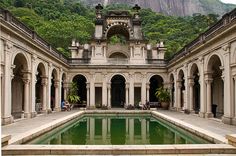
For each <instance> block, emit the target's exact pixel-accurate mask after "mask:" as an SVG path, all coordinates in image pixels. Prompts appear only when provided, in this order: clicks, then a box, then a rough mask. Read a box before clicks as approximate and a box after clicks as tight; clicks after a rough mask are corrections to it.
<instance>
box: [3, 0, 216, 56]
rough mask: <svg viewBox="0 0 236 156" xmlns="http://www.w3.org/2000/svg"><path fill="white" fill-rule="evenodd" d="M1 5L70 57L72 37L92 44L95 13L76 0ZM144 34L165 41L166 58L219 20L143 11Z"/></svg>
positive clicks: (31, 0)
mask: <svg viewBox="0 0 236 156" xmlns="http://www.w3.org/2000/svg"><path fill="white" fill-rule="evenodd" d="M0 6H1V7H3V8H5V9H8V10H10V11H11V12H12V13H13V14H14V15H15V16H16V17H17V18H19V20H21V21H22V22H24V23H25V24H26V25H28V26H29V27H30V28H31V29H34V30H35V31H36V32H37V33H38V34H39V35H41V36H42V37H43V38H44V39H45V40H47V41H48V42H49V43H51V44H52V45H53V46H54V47H55V48H57V49H58V50H59V51H61V52H62V53H64V54H65V55H67V56H69V55H70V54H69V51H68V46H69V45H70V43H71V40H72V39H73V38H76V39H77V40H79V41H80V42H81V43H86V42H89V40H90V38H91V37H92V35H93V31H94V19H95V10H94V8H89V7H87V6H84V5H83V4H81V3H79V2H77V1H76V0H40V1H34V0H0ZM114 9H122V10H124V9H128V10H130V12H131V13H132V9H131V8H130V7H129V6H127V5H116V4H114V5H108V6H106V7H105V8H104V12H105V11H107V10H114ZM140 15H141V18H142V25H143V29H142V30H143V33H144V35H145V37H146V39H148V40H149V41H150V42H151V43H153V44H155V43H156V42H157V41H160V40H162V41H164V42H165V45H166V47H167V48H168V53H167V55H166V58H169V57H170V56H171V55H173V54H174V53H176V52H177V51H178V50H180V49H181V48H182V47H183V46H184V45H186V44H187V43H189V42H190V41H191V40H193V39H194V38H196V37H197V36H198V35H199V34H200V33H202V32H203V31H205V30H206V29H207V28H208V27H209V26H211V25H212V24H213V23H215V22H216V21H217V16H216V15H214V14H209V15H201V14H195V15H194V16H187V17H175V16H166V15H162V14H158V13H156V12H153V11H152V10H151V9H142V10H141V12H140Z"/></svg>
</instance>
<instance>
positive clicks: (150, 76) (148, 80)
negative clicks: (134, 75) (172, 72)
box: [147, 73, 165, 83]
mask: <svg viewBox="0 0 236 156" xmlns="http://www.w3.org/2000/svg"><path fill="white" fill-rule="evenodd" d="M155 75H158V76H160V77H161V78H162V79H163V80H165V76H164V75H163V74H161V73H152V74H150V75H148V76H147V83H148V82H150V79H151V78H152V77H153V76H155ZM163 83H164V81H163Z"/></svg>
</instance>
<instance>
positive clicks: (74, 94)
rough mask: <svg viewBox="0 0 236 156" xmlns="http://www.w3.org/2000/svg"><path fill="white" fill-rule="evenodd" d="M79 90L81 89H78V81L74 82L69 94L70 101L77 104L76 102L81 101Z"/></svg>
mask: <svg viewBox="0 0 236 156" xmlns="http://www.w3.org/2000/svg"><path fill="white" fill-rule="evenodd" d="M78 90H79V89H78V85H77V83H76V82H72V83H71V86H70V90H69V93H68V95H67V100H68V101H69V102H70V103H72V104H75V103H77V102H79V101H80V97H79V96H78V95H77V92H78Z"/></svg>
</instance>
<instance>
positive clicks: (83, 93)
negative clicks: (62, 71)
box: [73, 74, 87, 104]
mask: <svg viewBox="0 0 236 156" xmlns="http://www.w3.org/2000/svg"><path fill="white" fill-rule="evenodd" d="M86 82H87V80H86V78H85V77H84V76H83V75H80V74H79V75H76V76H75V77H74V78H73V83H76V84H77V87H78V91H77V95H78V96H79V97H80V102H79V103H80V104H83V103H87V102H86V101H87V88H86Z"/></svg>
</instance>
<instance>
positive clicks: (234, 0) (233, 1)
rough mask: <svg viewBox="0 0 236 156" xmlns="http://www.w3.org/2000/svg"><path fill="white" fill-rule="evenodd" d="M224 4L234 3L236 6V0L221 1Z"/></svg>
mask: <svg viewBox="0 0 236 156" xmlns="http://www.w3.org/2000/svg"><path fill="white" fill-rule="evenodd" d="M221 1H222V2H224V3H232V4H236V0H221Z"/></svg>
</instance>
